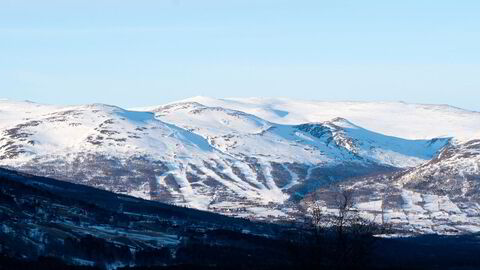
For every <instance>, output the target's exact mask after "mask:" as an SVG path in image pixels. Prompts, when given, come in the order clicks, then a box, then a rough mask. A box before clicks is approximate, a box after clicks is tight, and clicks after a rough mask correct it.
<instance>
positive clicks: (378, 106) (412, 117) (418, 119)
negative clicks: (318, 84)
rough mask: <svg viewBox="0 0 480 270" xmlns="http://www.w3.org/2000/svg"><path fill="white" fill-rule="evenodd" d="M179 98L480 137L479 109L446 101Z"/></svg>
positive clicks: (383, 128) (413, 135)
mask: <svg viewBox="0 0 480 270" xmlns="http://www.w3.org/2000/svg"><path fill="white" fill-rule="evenodd" d="M179 102H197V103H200V104H203V105H206V106H210V107H223V108H228V109H233V110H238V111H243V112H246V113H250V114H253V115H256V116H258V117H260V118H263V119H265V120H268V121H271V122H274V123H279V124H289V125H295V124H302V123H308V122H324V121H328V120H330V119H333V118H336V117H342V118H345V119H348V120H349V121H351V122H353V123H355V124H357V125H359V126H361V127H363V128H366V129H369V130H372V131H375V132H379V133H382V134H385V135H391V136H396V137H401V138H405V139H430V138H435V137H454V138H456V139H458V140H462V141H463V140H469V139H471V138H480V128H479V127H480V112H475V111H469V110H464V109H460V108H456V107H452V106H449V105H430V104H413V103H405V102H348V101H345V102H340V101H338V102H334V101H333V102H332V101H300V100H292V99H287V98H225V99H215V98H210V97H202V96H199V97H193V98H189V99H185V100H182V101H179ZM175 103H178V102H175ZM147 109H148V108H147Z"/></svg>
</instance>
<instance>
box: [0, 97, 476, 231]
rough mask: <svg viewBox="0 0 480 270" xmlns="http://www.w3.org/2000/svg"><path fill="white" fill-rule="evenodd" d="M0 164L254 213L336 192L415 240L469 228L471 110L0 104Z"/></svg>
mask: <svg viewBox="0 0 480 270" xmlns="http://www.w3.org/2000/svg"><path fill="white" fill-rule="evenodd" d="M0 132H1V133H2V136H1V138H0V166H3V167H8V168H13V169H16V170H20V171H24V172H29V173H33V174H36V175H41V176H49V177H54V178H57V179H62V180H68V181H71V182H75V183H81V184H86V185H90V186H94V187H98V188H102V189H107V190H110V191H114V192H117V193H123V194H129V195H133V196H137V197H142V198H146V199H152V200H158V201H162V202H168V203H174V204H178V205H185V206H189V207H193V208H198V209H204V210H209V211H214V212H219V213H226V214H230V215H236V216H244V217H251V218H255V219H281V218H285V219H288V218H292V217H294V216H295V214H296V213H298V212H299V211H302V210H305V208H308V207H309V205H311V204H312V203H316V204H320V205H322V207H324V208H325V211H334V210H335V205H334V202H333V201H332V199H331V198H332V196H331V195H332V193H333V192H335V191H334V190H335V189H334V186H335V184H341V185H343V186H344V187H346V188H350V189H352V190H355V192H356V194H357V195H356V197H355V200H356V208H357V209H359V211H361V212H362V214H363V215H365V216H366V217H368V218H371V219H376V218H378V215H379V213H380V212H382V213H383V214H385V215H386V217H387V219H388V220H389V221H390V222H391V223H393V224H395V225H398V226H399V227H401V228H404V229H405V230H408V231H416V232H440V233H459V232H466V231H478V230H480V218H479V213H480V204H479V203H480V198H479V196H478V194H479V191H480V184H479V183H480V170H479V166H480V155H479V154H480V143H479V140H478V139H480V113H479V112H473V111H467V110H463V109H460V108H455V107H450V106H447V105H423V104H408V103H403V102H316V101H308V102H307V101H293V100H288V99H262V98H251V99H213V98H207V97H194V98H191V99H187V100H183V101H179V102H174V103H170V104H166V105H159V106H153V107H145V108H135V109H131V110H127V109H123V108H119V107H116V106H110V105H103V104H92V105H81V106H53V105H43V104H36V103H32V102H19V101H9V100H2V101H0Z"/></svg>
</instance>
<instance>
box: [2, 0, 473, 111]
mask: <svg viewBox="0 0 480 270" xmlns="http://www.w3.org/2000/svg"><path fill="white" fill-rule="evenodd" d="M479 14H480V1H477V0H471V1H466V0H458V1H453V0H449V1H442V0H435V1H434V0H431V1H430V0H392V1H385V0H383V1H372V0H362V1H353V0H351V1H342V0H335V1H332V0H330V1H321V0H318V1H301V0H298V1H293V0H292V1H282V0H276V1H274V0H264V1H262V0H257V1H253V0H238V1H237V0H230V1H228V0H223V1H220V0H217V1H215V0H204V1H202V0H168V1H161V0H159V1H142V0H136V1H133V0H132V1H122V0H116V1H114V0H103V1H102V0H96V1H93V0H92V1H89V0H82V1H81V0H69V1H64V0H56V1H55V0H43V1H37V0H0V97H4V98H11V99H28V100H33V101H37V102H44V103H59V104H78V103H92V102H103V103H110V104H117V105H120V106H124V107H130V106H139V105H153V104H161V103H166V102H170V101H174V100H178V99H182V98H186V97H190V96H196V95H206V96H213V97H246V96H268V97H273V96H281V97H291V98H296V99H316V100H369V101H370V100H402V101H407V102H420V103H447V104H451V105H455V106H459V107H463V108H467V109H472V110H477V111H480V102H479V101H480V15H479Z"/></svg>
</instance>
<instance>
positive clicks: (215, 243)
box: [0, 169, 480, 269]
mask: <svg viewBox="0 0 480 270" xmlns="http://www.w3.org/2000/svg"><path fill="white" fill-rule="evenodd" d="M0 221H1V225H0V269H127V268H128V269H130V268H133V269H186V268H188V269H319V268H327V269H332V268H341V269H362V268H363V269H392V267H396V268H398V269H407V268H408V269H425V268H426V267H429V268H431V267H435V268H436V269H452V268H458V267H462V269H476V268H477V267H479V266H480V261H479V259H478V256H475V255H476V254H478V252H479V251H480V242H479V240H478V239H479V238H478V236H477V235H471V236H457V237H439V236H425V237H418V238H399V239H394V238H387V239H384V238H374V237H372V235H371V234H370V232H373V231H371V230H370V229H368V228H367V227H365V229H366V230H363V229H362V230H353V231H352V234H351V235H350V234H346V235H343V237H342V238H337V237H335V233H334V231H332V233H333V234H329V233H327V234H325V235H324V236H323V237H321V238H319V237H318V234H317V233H315V231H312V230H311V229H309V228H310V227H308V226H307V227H305V225H308V223H306V222H305V221H301V220H298V222H299V223H298V222H297V223H293V224H290V225H279V224H277V225H276V224H267V223H256V222H251V221H247V220H244V219H237V218H231V217H226V216H221V215H218V214H213V213H209V212H203V211H198V210H194V209H188V208H183V207H176V206H172V205H166V204H162V203H159V202H153V201H146V200H143V199H138V198H134V197H130V196H125V195H119V194H115V193H111V192H107V191H103V190H98V189H95V188H91V187H87V186H84V185H77V184H72V183H68V182H63V181H57V180H54V179H49V178H42V177H36V176H31V175H26V174H23V173H17V172H14V171H9V170H4V169H0ZM354 232H355V233H354ZM340 240H341V242H339V241H340ZM340 243H341V245H340ZM342 246H345V247H346V248H341V247H342ZM447 254H448V256H446V255H447ZM338 258H342V259H341V260H339V259H338ZM135 267H138V268H135ZM141 267H144V268H141Z"/></svg>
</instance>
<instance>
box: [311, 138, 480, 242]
mask: <svg viewBox="0 0 480 270" xmlns="http://www.w3.org/2000/svg"><path fill="white" fill-rule="evenodd" d="M479 168H480V141H479V140H472V141H469V142H466V143H463V144H459V145H450V146H448V147H447V148H445V149H444V150H443V151H442V152H440V153H439V154H438V155H437V156H436V157H435V158H434V159H432V160H431V161H429V162H427V163H425V164H422V165H420V166H418V167H415V168H412V169H408V170H406V171H403V172H400V173H394V174H391V175H381V176H375V177H366V178H361V179H356V180H353V181H348V182H346V183H343V184H342V186H343V188H345V189H350V190H352V191H353V194H354V201H355V206H356V208H357V209H358V210H360V211H361V213H362V214H363V215H364V216H366V217H368V218H369V219H371V220H376V221H377V222H381V216H382V215H384V220H386V221H387V222H388V223H390V224H393V225H396V226H401V227H402V228H404V229H406V230H408V231H413V232H421V233H446V234H451V233H470V232H479V231H480V169H479ZM334 190H335V189H334V188H333V187H332V188H325V189H320V190H318V191H317V192H316V194H315V195H312V196H310V197H309V198H308V199H307V201H308V200H311V199H312V198H315V200H316V201H317V203H319V204H321V205H324V206H325V207H326V208H327V209H330V211H333V210H334V209H335V207H336V206H335V202H334V201H332V199H331V198H332V193H335V191H334ZM307 205H308V203H307ZM382 213H383V214H382Z"/></svg>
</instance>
